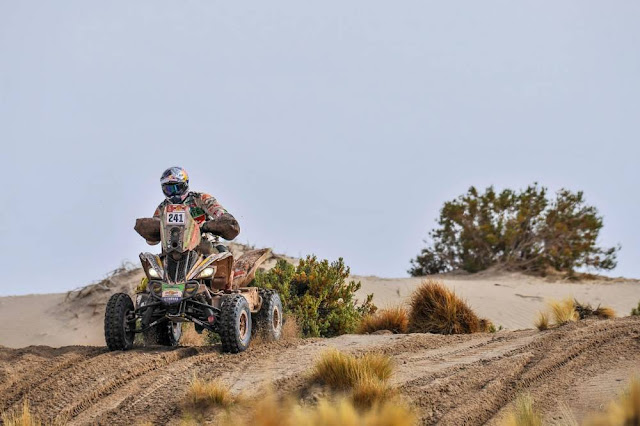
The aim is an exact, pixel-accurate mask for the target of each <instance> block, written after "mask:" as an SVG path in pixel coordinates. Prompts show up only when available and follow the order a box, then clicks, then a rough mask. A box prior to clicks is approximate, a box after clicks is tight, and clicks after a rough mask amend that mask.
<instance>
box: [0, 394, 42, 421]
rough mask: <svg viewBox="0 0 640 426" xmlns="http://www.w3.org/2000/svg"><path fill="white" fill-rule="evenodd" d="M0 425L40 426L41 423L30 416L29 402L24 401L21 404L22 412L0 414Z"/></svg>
mask: <svg viewBox="0 0 640 426" xmlns="http://www.w3.org/2000/svg"><path fill="white" fill-rule="evenodd" d="M1 418H2V424H3V425H4V426H41V425H42V422H41V421H40V419H38V418H37V417H36V416H34V415H33V414H31V409H30V408H29V401H27V400H26V399H25V400H24V402H23V404H22V410H21V411H18V412H8V413H6V412H2V416H1Z"/></svg>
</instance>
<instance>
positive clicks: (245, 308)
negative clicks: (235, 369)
mask: <svg viewBox="0 0 640 426" xmlns="http://www.w3.org/2000/svg"><path fill="white" fill-rule="evenodd" d="M220 311H221V312H220V322H219V323H218V333H219V334H220V340H221V341H222V352H231V353H234V354H236V353H238V352H242V351H244V350H246V349H247V348H248V347H249V342H250V341H251V310H250V309H249V303H248V302H247V299H245V298H244V297H243V296H242V295H240V294H231V295H228V296H224V297H223V298H222V303H221V305H220Z"/></svg>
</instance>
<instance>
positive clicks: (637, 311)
mask: <svg viewBox="0 0 640 426" xmlns="http://www.w3.org/2000/svg"><path fill="white" fill-rule="evenodd" d="M631 315H633V316H640V302H638V307H637V308H633V309H631Z"/></svg>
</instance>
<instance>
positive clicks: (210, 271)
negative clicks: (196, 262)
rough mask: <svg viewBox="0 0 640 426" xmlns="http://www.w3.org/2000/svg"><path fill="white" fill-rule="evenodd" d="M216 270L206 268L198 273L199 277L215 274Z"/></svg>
mask: <svg viewBox="0 0 640 426" xmlns="http://www.w3.org/2000/svg"><path fill="white" fill-rule="evenodd" d="M214 272H215V269H213V268H204V269H203V270H202V272H200V274H199V275H198V278H209V277H210V276H211V275H213V273H214Z"/></svg>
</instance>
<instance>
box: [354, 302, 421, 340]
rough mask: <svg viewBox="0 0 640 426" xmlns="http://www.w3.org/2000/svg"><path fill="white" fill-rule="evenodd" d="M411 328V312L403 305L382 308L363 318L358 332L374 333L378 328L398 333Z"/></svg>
mask: <svg viewBox="0 0 640 426" xmlns="http://www.w3.org/2000/svg"><path fill="white" fill-rule="evenodd" d="M408 329H409V313H408V312H407V310H406V309H405V308H403V307H401V306H398V307H395V308H389V309H382V310H379V311H377V312H376V313H374V314H371V315H367V316H365V317H364V318H362V321H361V322H360V325H359V326H358V333H360V334H366V333H373V332H375V331H378V330H389V331H392V332H394V333H396V334H398V333H406V332H407V330H408Z"/></svg>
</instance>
